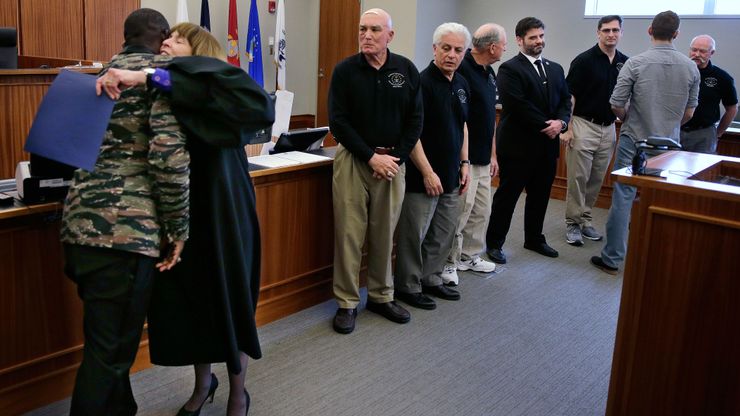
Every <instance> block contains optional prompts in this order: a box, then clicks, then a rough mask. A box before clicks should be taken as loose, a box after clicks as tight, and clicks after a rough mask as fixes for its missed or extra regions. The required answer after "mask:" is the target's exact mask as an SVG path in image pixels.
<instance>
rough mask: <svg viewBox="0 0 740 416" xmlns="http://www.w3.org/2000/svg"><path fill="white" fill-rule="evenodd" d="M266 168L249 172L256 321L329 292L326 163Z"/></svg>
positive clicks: (329, 166)
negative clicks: (257, 248)
mask: <svg viewBox="0 0 740 416" xmlns="http://www.w3.org/2000/svg"><path fill="white" fill-rule="evenodd" d="M272 171H273V172H275V173H270V174H269V175H263V176H261V175H260V172H259V171H258V172H253V178H254V179H253V180H254V184H255V191H256V196H257V215H258V217H259V221H260V225H261V227H260V228H261V234H262V238H261V241H262V282H261V285H260V287H261V289H260V299H259V303H258V307H257V322H258V324H265V323H267V322H271V321H273V320H275V319H278V318H280V317H283V316H286V315H288V314H290V313H293V312H297V311H299V310H301V309H303V308H306V307H308V306H311V305H315V304H316V303H319V302H321V301H323V300H326V299H328V298H329V297H330V296H331V279H332V260H333V256H334V251H333V248H334V244H333V241H334V234H333V230H334V227H333V224H334V219H333V215H332V212H333V210H332V196H331V195H332V194H331V192H332V191H331V175H332V164H331V162H322V163H319V164H315V165H314V167H311V168H307V167H300V168H297V167H291V168H284V169H283V170H282V173H279V172H281V170H280V169H277V170H275V169H273V170H272Z"/></svg>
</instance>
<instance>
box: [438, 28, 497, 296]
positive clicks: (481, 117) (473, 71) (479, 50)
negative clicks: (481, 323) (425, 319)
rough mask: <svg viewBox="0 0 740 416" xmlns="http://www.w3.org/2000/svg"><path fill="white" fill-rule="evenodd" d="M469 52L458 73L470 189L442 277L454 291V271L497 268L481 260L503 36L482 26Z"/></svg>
mask: <svg viewBox="0 0 740 416" xmlns="http://www.w3.org/2000/svg"><path fill="white" fill-rule="evenodd" d="M472 43H473V45H472V48H470V49H468V51H467V52H466V53H465V58H463V61H462V63H461V64H460V68H459V69H458V72H459V73H460V75H462V76H463V77H465V79H466V80H467V81H468V84H469V85H470V104H469V106H468V107H469V109H470V114H469V116H468V122H467V126H468V154H469V157H470V189H469V190H468V192H466V193H465V198H464V200H463V208H462V211H461V214H460V218H459V222H458V224H457V233H456V234H455V240H454V242H453V244H452V250H450V254H449V256H448V257H447V264H446V265H445V267H444V271H443V272H442V280H444V282H445V284H448V285H456V284H457V283H458V280H459V277H458V275H457V270H458V269H459V270H471V271H475V272H482V273H490V272H492V271H494V269H495V268H496V264H494V263H492V262H490V261H486V260H484V259H482V258H481V254H483V252H485V250H486V228H487V227H488V220H489V218H490V216H491V195H492V194H491V178H492V177H493V176H496V174H497V173H498V161H497V159H496V142H495V138H496V137H495V136H496V133H495V131H496V102H497V100H498V91H497V89H496V74H495V73H494V72H493V68H491V65H492V64H494V63H496V62H498V61H499V60H500V59H501V56H502V55H503V54H504V52H505V51H506V31H505V30H504V28H503V27H501V26H500V25H497V24H495V23H486V24H484V25H482V26H481V27H479V28H478V30H476V31H475V33H473V40H472Z"/></svg>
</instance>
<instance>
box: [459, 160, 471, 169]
mask: <svg viewBox="0 0 740 416" xmlns="http://www.w3.org/2000/svg"><path fill="white" fill-rule="evenodd" d="M466 163H467V164H468V165H469V164H470V160H468V159H465V160H461V161H460V167H462V165H464V164H466Z"/></svg>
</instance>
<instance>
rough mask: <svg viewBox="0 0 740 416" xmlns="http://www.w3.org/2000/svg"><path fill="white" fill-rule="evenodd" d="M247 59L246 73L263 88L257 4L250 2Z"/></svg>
mask: <svg viewBox="0 0 740 416" xmlns="http://www.w3.org/2000/svg"><path fill="white" fill-rule="evenodd" d="M247 58H248V59H249V68H248V70H247V73H249V76H251V77H252V79H253V80H254V81H255V82H257V83H258V84H259V85H260V86H261V87H263V88H264V87H265V82H264V80H263V76H262V42H261V41H260V18H259V15H258V14H257V2H256V0H252V5H251V6H250V8H249V28H248V29H247Z"/></svg>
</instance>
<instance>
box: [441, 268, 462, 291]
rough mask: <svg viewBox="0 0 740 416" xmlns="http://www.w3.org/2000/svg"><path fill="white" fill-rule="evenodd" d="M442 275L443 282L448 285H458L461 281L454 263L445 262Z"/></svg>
mask: <svg viewBox="0 0 740 416" xmlns="http://www.w3.org/2000/svg"><path fill="white" fill-rule="evenodd" d="M440 276H441V277H442V283H444V284H445V285H448V286H457V284H458V283H459V282H460V278H459V277H458V276H457V268H456V267H455V265H454V264H450V263H447V264H445V267H444V269H442V274H441V275H440Z"/></svg>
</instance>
